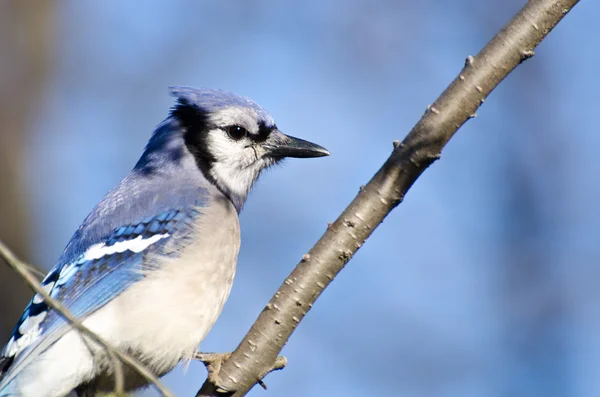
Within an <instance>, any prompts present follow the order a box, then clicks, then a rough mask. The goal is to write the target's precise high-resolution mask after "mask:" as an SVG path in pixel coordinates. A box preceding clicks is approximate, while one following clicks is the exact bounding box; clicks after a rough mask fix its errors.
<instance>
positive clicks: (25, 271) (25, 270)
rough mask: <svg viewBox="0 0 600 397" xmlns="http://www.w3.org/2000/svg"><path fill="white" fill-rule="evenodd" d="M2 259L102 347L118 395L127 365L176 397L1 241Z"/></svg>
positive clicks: (166, 392) (122, 384)
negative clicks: (66, 303)
mask: <svg viewBox="0 0 600 397" xmlns="http://www.w3.org/2000/svg"><path fill="white" fill-rule="evenodd" d="M0 258H2V259H4V261H5V262H6V264H7V265H8V266H9V267H10V268H12V269H13V270H14V271H15V272H16V273H17V274H19V275H20V276H21V277H22V278H23V280H25V282H26V283H27V285H29V287H31V289H33V290H34V291H35V292H37V293H38V294H40V295H41V296H42V297H43V298H44V301H45V302H46V303H47V304H48V306H50V307H51V308H52V309H54V310H56V311H57V312H58V313H59V314H60V315H61V316H63V317H64V318H65V319H66V320H67V321H68V322H69V323H70V324H71V326H72V327H73V328H75V329H76V330H77V331H79V332H80V333H81V334H83V335H86V336H87V337H88V338H90V339H91V340H93V341H94V342H96V343H97V344H99V345H100V346H102V348H104V350H105V351H106V353H107V354H108V356H109V357H110V358H111V361H112V363H113V368H114V371H115V392H116V394H117V395H122V394H123V389H124V384H125V381H124V378H123V368H122V367H123V364H122V363H125V364H127V365H128V366H130V367H131V368H132V369H133V370H135V371H136V372H137V373H138V374H140V375H141V376H142V377H144V378H145V379H146V380H147V381H148V382H150V384H152V385H154V386H156V388H157V389H158V390H159V391H160V392H161V394H162V395H163V396H164V397H174V396H173V394H172V393H171V392H170V391H169V390H168V389H167V388H166V387H165V386H163V384H162V382H161V381H160V380H159V379H158V378H157V377H156V376H154V374H153V373H152V372H150V371H149V370H148V369H146V367H145V366H144V365H143V364H142V363H140V362H138V360H136V359H135V358H133V357H132V356H130V355H129V354H126V353H124V352H121V351H119V350H117V349H116V348H114V347H113V346H112V345H111V344H110V343H109V342H107V341H105V340H104V338H102V337H100V336H99V335H98V334H96V333H95V332H93V331H91V330H90V329H89V328H87V327H86V326H85V325H83V324H82V323H81V322H80V321H79V320H77V319H76V318H75V316H73V314H71V312H70V311H69V310H68V309H67V308H66V307H64V306H63V304H62V303H60V302H59V301H57V300H56V299H54V298H52V297H51V296H50V295H49V294H48V292H46V290H45V289H44V288H42V286H41V285H40V283H39V281H38V280H37V279H36V278H35V276H34V275H32V274H31V271H30V269H31V266H29V265H28V264H26V263H23V262H21V261H20V260H19V259H17V257H16V256H15V255H14V254H13V253H12V252H11V251H10V250H9V249H8V247H7V246H6V245H4V243H2V242H1V241H0Z"/></svg>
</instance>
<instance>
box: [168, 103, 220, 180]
mask: <svg viewBox="0 0 600 397" xmlns="http://www.w3.org/2000/svg"><path fill="white" fill-rule="evenodd" d="M171 116H172V117H174V118H175V119H177V120H178V121H179V123H180V124H181V126H182V127H183V128H184V129H185V133H184V137H183V139H184V141H185V145H186V147H187V149H188V150H189V151H190V153H192V155H193V156H194V158H195V159H196V164H197V165H198V168H200V170H201V171H202V173H203V174H204V176H205V177H206V178H208V179H211V177H210V172H209V171H210V169H211V168H212V165H213V164H214V162H215V161H216V159H215V158H214V156H213V155H212V154H211V153H210V152H209V151H208V142H207V138H208V131H209V130H210V129H212V128H215V126H213V125H210V124H209V122H208V115H207V114H206V112H204V111H202V110H201V109H200V108H198V107H196V106H192V105H188V104H182V103H178V104H177V105H175V107H174V108H173V110H172V111H171Z"/></svg>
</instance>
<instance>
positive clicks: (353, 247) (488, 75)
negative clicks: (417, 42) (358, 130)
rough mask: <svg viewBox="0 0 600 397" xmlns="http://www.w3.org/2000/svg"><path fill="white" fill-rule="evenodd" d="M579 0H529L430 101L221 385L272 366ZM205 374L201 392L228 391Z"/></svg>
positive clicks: (230, 364) (247, 382) (290, 280)
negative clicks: (421, 180)
mask: <svg viewBox="0 0 600 397" xmlns="http://www.w3.org/2000/svg"><path fill="white" fill-rule="evenodd" d="M577 2H578V0H530V1H529V2H528V3H527V5H525V7H523V9H522V10H521V11H520V12H519V13H518V14H517V15H516V16H515V17H514V18H513V19H512V20H511V21H510V22H509V23H508V24H507V25H506V26H505V27H504V28H503V29H502V30H501V31H500V32H499V33H498V34H496V36H495V37H494V38H493V39H492V40H491V41H490V42H489V43H488V44H487V45H486V46H485V48H484V49H483V50H482V51H481V52H480V53H479V54H477V56H475V57H472V56H469V57H467V60H466V62H465V66H464V68H463V69H462V71H461V72H460V74H459V75H458V77H457V78H456V79H455V80H454V81H453V82H452V83H451V84H450V86H449V87H448V88H447V89H446V90H445V91H444V92H443V93H442V95H441V96H440V97H439V98H438V99H437V100H436V101H435V102H434V103H433V105H431V106H429V107H428V108H427V110H426V112H425V114H424V115H423V117H422V118H421V119H420V120H419V122H418V123H417V124H416V125H415V126H414V127H413V129H412V130H411V131H410V133H409V134H408V136H407V137H406V138H405V139H404V141H403V142H402V143H400V142H394V150H393V152H392V154H391V156H390V157H389V158H388V159H387V161H386V162H385V164H383V166H382V167H381V169H380V170H379V171H378V172H377V173H376V174H375V176H373V178H372V179H371V181H370V182H369V183H368V184H367V185H366V186H365V187H364V188H362V189H361V191H360V192H359V194H358V196H357V197H356V198H355V199H354V200H353V201H352V203H350V205H349V206H348V207H347V208H346V209H345V210H344V212H343V213H342V214H341V215H340V217H339V218H338V219H337V220H336V221H335V222H334V223H333V224H332V225H331V226H330V227H329V228H328V230H327V232H326V233H325V234H324V235H323V237H321V239H320V240H319V241H318V242H317V244H316V245H315V246H314V247H313V248H312V249H311V250H310V251H309V253H308V254H306V255H304V257H303V258H302V261H301V262H300V263H299V264H298V265H297V266H296V268H295V269H294V270H293V272H292V273H291V274H290V276H289V277H287V278H286V280H285V281H284V283H283V284H282V285H281V287H280V288H279V290H278V291H277V292H276V293H275V295H274V296H273V297H272V298H271V300H270V302H269V303H268V304H267V306H266V307H265V308H264V309H263V311H262V313H261V314H260V315H259V317H258V319H257V320H256V322H255V323H254V325H253V326H252V328H251V329H250V331H249V332H248V334H247V335H246V336H245V337H244V339H243V340H242V342H241V343H240V345H239V346H238V347H237V349H236V350H235V351H234V352H233V353H232V354H231V356H230V358H229V359H228V360H226V361H225V362H224V363H223V364H222V366H221V370H220V371H219V374H218V377H217V378H218V379H219V382H220V384H219V385H218V387H219V388H220V389H221V390H227V391H228V392H229V393H228V395H233V396H236V397H240V396H243V395H245V394H246V393H247V392H248V391H249V390H250V389H251V388H252V387H253V386H254V385H255V384H256V383H257V381H258V380H259V379H260V377H261V374H264V373H266V372H267V371H268V369H269V368H271V367H272V366H273V363H274V361H275V359H276V358H277V355H278V354H279V352H280V351H281V349H282V348H283V346H284V345H285V343H286V342H287V341H288V339H289V337H290V336H291V334H292V332H293V331H294V329H295V328H296V326H297V325H298V323H299V322H300V321H301V320H302V318H303V317H304V316H305V315H306V313H307V312H308V310H310V308H311V306H312V304H313V303H314V302H315V301H316V299H317V298H318V297H319V295H320V294H321V293H322V292H323V290H324V289H325V288H326V287H327V285H329V283H331V281H333V279H334V277H335V276H336V275H337V274H338V273H339V272H340V271H341V270H342V269H343V267H344V266H345V264H346V263H347V262H348V261H349V260H350V258H352V256H353V255H354V253H355V252H356V251H357V250H358V249H359V248H360V246H361V245H362V244H363V243H364V241H365V240H366V239H367V238H368V237H369V235H370V234H371V233H372V232H373V230H374V229H375V228H376V227H377V226H378V225H379V224H380V223H381V221H383V219H384V218H385V217H386V216H387V215H388V214H389V213H390V212H391V211H392V210H393V209H394V208H395V207H396V206H397V205H398V204H399V203H400V202H402V200H403V198H404V195H405V194H406V192H407V191H408V190H409V189H410V187H411V186H412V184H413V183H414V182H415V180H416V179H417V178H418V177H419V176H420V175H421V174H422V173H423V171H425V169H427V167H428V166H429V165H431V164H432V163H433V162H434V161H435V160H437V159H438V158H439V157H440V153H441V150H442V148H443V147H444V146H445V145H446V143H447V142H448V141H449V140H450V138H452V136H453V135H454V133H455V132H456V131H457V130H458V129H459V128H460V127H461V126H462V125H463V124H464V123H465V122H466V121H467V120H469V119H470V118H472V117H474V116H475V111H476V110H477V109H478V108H479V106H481V104H482V103H483V101H484V99H485V98H486V97H487V96H488V95H489V94H490V92H491V91H492V90H493V89H494V88H495V87H496V86H497V85H498V84H499V83H500V82H501V81H502V80H503V79H504V78H505V77H506V76H507V75H508V74H509V73H510V72H511V71H512V70H513V69H514V68H515V67H517V66H518V65H519V64H520V63H521V62H523V61H524V60H526V59H528V58H530V57H531V56H533V55H534V52H533V50H534V48H535V47H536V46H537V45H538V44H539V43H540V42H541V41H542V40H543V39H544V38H545V37H546V36H547V35H548V33H549V32H550V31H551V30H552V29H553V28H554V26H556V24H557V23H558V22H559V21H560V20H561V19H562V18H563V17H564V16H565V15H566V14H567V13H568V12H569V11H570V10H571V9H572V8H573V6H575V4H577ZM216 389H217V385H214V384H212V383H211V382H210V381H208V380H207V381H206V382H205V383H204V384H203V386H202V388H201V389H200V390H199V391H198V393H197V395H196V396H197V397H201V396H204V397H208V396H213V397H215V396H223V394H222V393H218V392H217V391H216Z"/></svg>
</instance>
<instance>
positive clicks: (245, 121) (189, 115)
mask: <svg viewBox="0 0 600 397" xmlns="http://www.w3.org/2000/svg"><path fill="white" fill-rule="evenodd" d="M170 90H171V94H172V95H173V96H175V97H176V98H177V100H178V101H177V104H176V105H175V106H174V108H173V109H172V112H171V117H172V118H174V119H175V120H176V121H177V122H178V123H179V126H180V127H182V128H183V138H184V142H185V146H186V148H187V150H188V151H189V152H190V153H191V154H192V155H193V156H194V158H195V160H196V164H197V166H198V168H199V169H200V170H201V171H202V172H203V174H204V175H205V177H206V178H208V179H209V180H210V181H211V182H212V183H214V184H215V185H216V186H217V187H218V188H219V189H221V190H222V191H223V192H224V193H225V194H226V195H228V196H229V197H230V199H232V201H234V204H236V206H238V204H239V207H241V205H242V204H243V202H244V201H245V198H246V196H247V194H248V192H249V191H250V189H251V188H252V185H253V184H254V182H255V181H256V179H257V178H258V176H259V175H260V173H261V171H262V170H264V169H266V168H268V167H269V166H271V165H273V164H275V163H277V162H279V161H281V160H283V159H284V158H286V157H297V158H308V157H322V156H328V155H329V152H328V151H327V150H326V149H325V148H323V147H321V146H319V145H317V144H314V143H311V142H308V141H305V140H303V139H299V138H294V137H292V136H289V135H286V134H284V133H283V132H281V131H280V130H279V129H278V128H277V126H276V125H275V122H274V120H273V118H272V117H271V116H270V115H269V113H267V111H266V110H264V109H263V108H262V107H260V106H259V105H257V104H256V103H255V102H253V101H252V100H250V99H249V98H246V97H242V96H239V95H236V94H233V93H230V92H226V91H221V90H211V89H194V88H188V87H171V89H170Z"/></svg>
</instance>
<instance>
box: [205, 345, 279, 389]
mask: <svg viewBox="0 0 600 397" xmlns="http://www.w3.org/2000/svg"><path fill="white" fill-rule="evenodd" d="M230 356H231V353H202V352H196V353H195V354H194V357H193V359H194V360H198V361H200V362H202V363H203V364H204V366H205V367H206V370H207V371H208V381H209V382H210V383H212V384H213V385H215V386H216V390H217V392H218V393H231V392H233V391H234V390H228V389H226V388H224V387H223V386H221V382H220V378H219V372H220V371H221V365H222V364H223V362H224V361H225V360H227V359H228V358H229V357H230ZM286 365H287V359H286V358H285V357H284V356H279V357H277V359H276V360H275V362H274V363H273V365H272V366H271V368H269V369H268V370H267V371H265V373H263V374H261V376H260V377H259V378H258V379H257V380H256V383H258V384H259V385H260V386H261V387H262V388H263V389H265V390H267V385H266V384H265V383H264V382H263V381H262V379H263V378H264V377H265V376H267V375H268V374H269V373H271V372H273V371H278V370H280V369H283V368H285V366H286Z"/></svg>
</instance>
